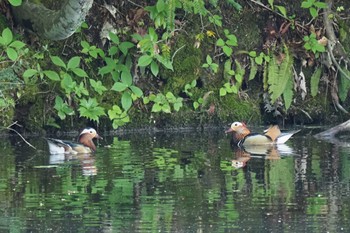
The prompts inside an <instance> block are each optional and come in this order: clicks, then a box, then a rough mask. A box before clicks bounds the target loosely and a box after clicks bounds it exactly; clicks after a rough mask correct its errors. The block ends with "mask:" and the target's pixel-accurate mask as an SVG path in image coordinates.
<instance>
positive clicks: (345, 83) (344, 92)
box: [338, 68, 350, 102]
mask: <svg viewBox="0 0 350 233" xmlns="http://www.w3.org/2000/svg"><path fill="white" fill-rule="evenodd" d="M343 70H344V72H345V73H346V74H347V75H348V76H350V71H348V70H347V69H344V68H343ZM338 89H339V98H340V100H341V101H343V102H344V101H345V100H346V98H347V97H348V93H349V90H350V80H349V79H347V78H346V76H345V75H344V74H343V73H342V72H340V83H339V88H338Z"/></svg>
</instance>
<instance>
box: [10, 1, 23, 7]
mask: <svg viewBox="0 0 350 233" xmlns="http://www.w3.org/2000/svg"><path fill="white" fill-rule="evenodd" d="M9 3H10V4H11V5H12V6H20V5H22V0H9Z"/></svg>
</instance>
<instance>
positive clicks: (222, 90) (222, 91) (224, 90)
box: [220, 87, 227, 96]
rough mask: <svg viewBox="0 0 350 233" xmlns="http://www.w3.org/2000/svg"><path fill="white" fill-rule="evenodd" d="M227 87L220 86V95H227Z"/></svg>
mask: <svg viewBox="0 0 350 233" xmlns="http://www.w3.org/2000/svg"><path fill="white" fill-rule="evenodd" d="M226 93H227V92H226V89H225V88H223V87H221V88H220V96H225V95H226Z"/></svg>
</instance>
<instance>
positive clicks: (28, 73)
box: [23, 69, 38, 78]
mask: <svg viewBox="0 0 350 233" xmlns="http://www.w3.org/2000/svg"><path fill="white" fill-rule="evenodd" d="M37 73H38V71H37V70H34V69H27V70H26V71H24V73H23V78H30V77H32V76H34V75H36V74H37Z"/></svg>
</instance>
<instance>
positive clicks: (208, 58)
mask: <svg viewBox="0 0 350 233" xmlns="http://www.w3.org/2000/svg"><path fill="white" fill-rule="evenodd" d="M206 60H207V63H208V64H209V65H210V64H211V63H213V60H212V59H211V57H210V56H209V55H207V58H206Z"/></svg>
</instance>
